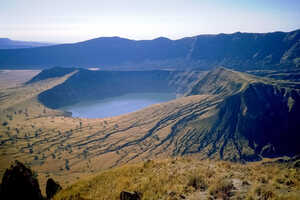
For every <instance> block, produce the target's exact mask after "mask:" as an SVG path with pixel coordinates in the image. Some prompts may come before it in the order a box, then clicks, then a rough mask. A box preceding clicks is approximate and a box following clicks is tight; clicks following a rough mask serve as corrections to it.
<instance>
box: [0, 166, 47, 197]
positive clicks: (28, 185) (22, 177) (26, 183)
mask: <svg viewBox="0 0 300 200" xmlns="http://www.w3.org/2000/svg"><path fill="white" fill-rule="evenodd" d="M0 199H2V200H6V199H9V200H15V199H16V200H17V199H18V200H19V199H30V200H42V199H43V196H42V194H41V190H40V186H39V183H38V180H37V178H36V177H35V176H34V174H33V172H32V171H31V170H30V169H29V168H27V167H25V165H23V164H22V163H21V162H19V161H15V163H14V164H13V165H11V167H10V168H9V169H7V170H6V171H5V173H4V175H3V178H2V184H1V194H0Z"/></svg>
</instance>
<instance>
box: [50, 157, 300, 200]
mask: <svg viewBox="0 0 300 200" xmlns="http://www.w3.org/2000/svg"><path fill="white" fill-rule="evenodd" d="M298 162H299V160H298ZM296 163H297V161H292V162H288V163H284V162H283V164H280V163H276V162H274V163H272V162H262V163H248V164H240V163H232V162H224V161H212V160H201V161H199V160H195V159H191V158H181V157H179V158H174V159H159V160H148V161H145V162H141V163H137V164H126V165H124V166H121V167H116V168H114V169H110V170H106V171H103V172H101V173H98V174H97V175H94V176H92V177H86V178H84V179H82V180H79V181H78V182H76V183H75V184H72V185H70V186H68V187H66V188H64V189H63V190H62V191H60V192H59V193H58V194H57V195H56V196H55V197H54V199H55V200H60V199H74V200H75V199H99V200H108V199H109V200H115V199H116V200H117V199H120V193H121V192H122V191H130V192H133V191H137V192H138V193H140V195H141V197H142V199H153V200H157V199H190V200H199V199H285V200H297V199H299V195H300V175H299V173H298V171H299V168H298V169H297V168H296V167H295V166H296Z"/></svg>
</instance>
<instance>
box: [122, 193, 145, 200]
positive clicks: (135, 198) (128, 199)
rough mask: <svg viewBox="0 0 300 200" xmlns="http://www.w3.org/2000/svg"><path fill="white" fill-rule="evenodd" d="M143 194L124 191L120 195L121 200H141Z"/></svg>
mask: <svg viewBox="0 0 300 200" xmlns="http://www.w3.org/2000/svg"><path fill="white" fill-rule="evenodd" d="M141 199H142V194H141V193H140V192H126V191H122V192H121V194H120V200H141Z"/></svg>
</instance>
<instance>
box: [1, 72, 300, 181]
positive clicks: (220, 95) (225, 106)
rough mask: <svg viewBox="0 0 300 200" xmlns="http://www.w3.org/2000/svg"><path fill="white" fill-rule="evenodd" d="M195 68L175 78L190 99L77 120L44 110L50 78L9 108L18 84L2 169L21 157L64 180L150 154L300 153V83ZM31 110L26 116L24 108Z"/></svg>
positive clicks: (5, 111)
mask: <svg viewBox="0 0 300 200" xmlns="http://www.w3.org/2000/svg"><path fill="white" fill-rule="evenodd" d="M76 73H78V72H73V74H68V75H66V76H64V77H63V79H61V78H56V79H54V80H61V81H62V82H57V81H56V82H55V84H53V86H51V87H47V88H54V87H57V86H59V85H64V83H66V81H64V80H66V79H67V80H70V79H71V78H72V77H73V76H75V75H76ZM193 73H194V72H185V73H181V74H176V75H174V74H173V75H172V77H177V78H178V76H179V79H175V78H174V79H170V80H169V83H170V84H171V83H172V84H175V85H177V86H178V85H180V87H177V89H180V90H183V91H185V92H184V94H185V96H184V97H181V98H178V99H176V100H173V101H170V102H167V103H163V104H157V105H153V106H150V107H148V108H145V109H143V110H140V111H138V112H134V113H131V114H127V115H122V116H118V117H113V118H104V119H80V118H71V117H66V116H64V113H62V112H60V111H57V110H52V109H49V108H46V107H44V105H42V104H40V103H39V102H38V101H37V96H38V95H39V94H40V93H41V92H43V91H47V88H46V87H45V85H44V84H46V83H47V81H49V80H44V81H39V82H37V83H34V84H40V85H41V87H42V86H43V88H44V89H43V90H37V87H36V86H34V85H33V84H29V85H27V86H25V87H24V88H23V90H24V91H26V92H25V93H26V94H31V95H32V97H30V98H29V97H28V98H27V97H26V96H23V97H22V98H17V99H18V103H16V104H11V105H10V103H9V101H10V100H11V99H16V98H15V97H16V96H14V95H18V94H21V93H19V92H17V91H18V90H17V89H14V90H13V91H14V92H11V93H9V94H11V95H8V96H7V97H6V98H4V99H6V100H5V101H4V100H2V102H3V103H1V108H2V114H1V117H2V118H1V123H2V122H7V124H6V125H5V126H4V125H2V126H1V129H2V131H3V134H2V138H1V146H0V153H1V168H2V169H3V168H4V167H7V166H6V165H7V161H10V160H14V159H20V160H21V161H24V162H27V163H28V164H30V165H31V166H32V167H33V168H34V169H35V170H38V171H39V172H40V174H41V176H40V178H41V179H43V177H45V176H48V175H49V174H50V175H51V176H52V177H54V178H56V179H57V180H59V181H61V182H62V183H63V184H65V183H67V182H68V181H74V180H76V178H77V177H82V176H83V175H85V174H93V173H94V172H95V171H98V170H101V169H105V168H109V167H113V166H117V165H120V164H124V163H128V162H139V161H142V160H146V159H154V158H166V157H170V156H180V155H192V156H195V157H200V158H216V159H225V160H235V161H249V160H258V159H260V157H273V156H281V155H295V154H297V153H299V152H300V151H299V146H298V145H297V144H296V142H297V141H299V134H297V133H298V132H299V130H300V128H299V125H298V123H297V116H299V89H297V88H298V86H299V85H298V84H297V83H294V82H288V81H275V80H271V79H267V78H258V77H255V76H252V75H248V74H245V73H241V72H236V71H232V70H228V69H225V68H218V69H215V70H213V71H211V72H209V73H207V74H206V75H205V76H204V77H201V76H199V78H198V79H195V77H196V76H193V75H192V74H193ZM71 75H72V76H71ZM188 77H190V78H191V77H192V78H191V79H190V78H188ZM178 80H181V81H179V82H178ZM189 80H190V81H189ZM176 81H177V82H176ZM180 83H186V85H184V84H180ZM184 87H187V88H184ZM25 89H26V90H25ZM33 91H35V93H33ZM3 94H7V93H5V92H3ZM25 97H26V98H25ZM26 99H27V100H26ZM25 100H26V101H25ZM23 101H24V103H22V102H23ZM4 102H6V103H4ZM25 102H26V103H25ZM5 105H7V106H5ZM25 109H27V114H24V113H22V112H21V113H19V112H18V110H25ZM15 112H16V113H15ZM8 115H9V116H8ZM11 116H12V117H11ZM10 118H12V119H11V120H10ZM42 184H43V183H42Z"/></svg>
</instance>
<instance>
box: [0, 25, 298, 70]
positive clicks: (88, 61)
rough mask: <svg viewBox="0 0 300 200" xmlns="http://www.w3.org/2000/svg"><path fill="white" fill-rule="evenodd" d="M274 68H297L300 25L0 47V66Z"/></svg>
mask: <svg viewBox="0 0 300 200" xmlns="http://www.w3.org/2000/svg"><path fill="white" fill-rule="evenodd" d="M56 65H60V66H73V67H74V66H75V67H95V66H98V67H103V68H110V69H111V68H128V67H129V68H135V69H137V68H138V69H145V68H146V69H149V68H151V69H153V68H173V69H174V68H177V69H178V68H179V69H183V68H201V69H210V68H212V67H215V66H218V65H222V66H226V67H229V68H233V69H239V70H247V69H262V68H263V69H270V68H271V69H274V68H279V67H281V68H294V67H299V66H300V29H299V30H295V31H292V32H272V33H240V32H237V33H233V34H217V35H199V36H195V37H186V38H182V39H179V40H170V39H168V38H163V37H160V38H157V39H154V40H139V41H136V40H129V39H124V38H120V37H101V38H96V39H92V40H88V41H84V42H79V43H74V44H62V45H55V46H47V47H38V48H30V49H10V50H0V66H2V67H3V66H6V67H8V66H23V67H24V66H28V67H50V66H56Z"/></svg>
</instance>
